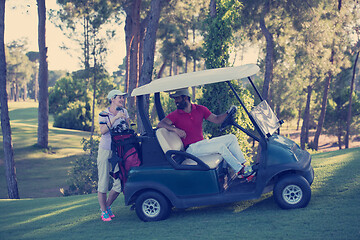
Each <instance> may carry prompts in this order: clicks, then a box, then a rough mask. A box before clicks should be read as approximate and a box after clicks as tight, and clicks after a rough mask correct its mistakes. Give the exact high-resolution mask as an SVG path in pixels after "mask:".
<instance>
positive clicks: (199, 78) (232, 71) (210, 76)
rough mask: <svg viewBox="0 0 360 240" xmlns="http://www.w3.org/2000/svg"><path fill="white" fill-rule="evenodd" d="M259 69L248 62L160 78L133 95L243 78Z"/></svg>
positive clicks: (136, 90)
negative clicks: (236, 65) (235, 65)
mask: <svg viewBox="0 0 360 240" xmlns="http://www.w3.org/2000/svg"><path fill="white" fill-rule="evenodd" d="M259 70H260V68H259V67H258V66H257V65H255V64H246V65H242V66H238V67H226V68H215V69H209V70H204V71H198V72H191V73H184V74H179V75H175V76H170V77H164V78H159V79H155V80H153V81H152V82H150V83H148V84H146V85H143V86H141V87H138V88H136V89H134V90H133V91H132V93H131V96H132V97H136V96H140V95H145V94H151V93H156V92H166V91H173V90H176V89H181V88H187V87H194V86H200V85H205V84H209V83H217V82H225V81H230V80H234V79H242V78H246V77H250V76H252V75H254V74H256V73H257V72H259Z"/></svg>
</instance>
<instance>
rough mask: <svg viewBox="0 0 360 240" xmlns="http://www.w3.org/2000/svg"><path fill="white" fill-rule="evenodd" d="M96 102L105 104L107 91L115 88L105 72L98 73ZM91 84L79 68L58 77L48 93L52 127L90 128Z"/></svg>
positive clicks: (87, 129)
mask: <svg viewBox="0 0 360 240" xmlns="http://www.w3.org/2000/svg"><path fill="white" fill-rule="evenodd" d="M98 77H99V79H98V81H97V85H96V99H97V101H96V103H97V104H98V105H100V106H105V105H106V104H107V100H106V95H107V93H108V92H109V91H110V90H112V89H114V88H116V86H115V84H114V83H112V81H111V79H110V78H109V76H108V75H107V73H106V72H101V74H99V75H98ZM91 91H92V86H91V85H90V84H89V83H88V80H87V79H86V72H85V71H83V70H81V71H77V72H74V73H73V74H72V75H67V76H65V77H63V78H61V79H59V80H58V81H57V82H56V83H55V86H54V87H53V88H51V90H50V95H49V112H50V113H52V114H54V119H55V120H54V127H61V128H69V129H77V130H84V131H89V130H90V129H91V104H90V102H91V97H90V96H91Z"/></svg>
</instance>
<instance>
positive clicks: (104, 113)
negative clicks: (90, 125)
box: [99, 111, 109, 117]
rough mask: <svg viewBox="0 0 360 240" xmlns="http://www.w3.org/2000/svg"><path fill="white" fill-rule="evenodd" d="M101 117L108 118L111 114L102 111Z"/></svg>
mask: <svg viewBox="0 0 360 240" xmlns="http://www.w3.org/2000/svg"><path fill="white" fill-rule="evenodd" d="M99 116H100V117H108V116H109V113H108V112H105V111H102V112H100V113H99Z"/></svg>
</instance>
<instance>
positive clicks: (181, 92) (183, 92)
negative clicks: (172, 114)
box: [170, 88, 190, 98]
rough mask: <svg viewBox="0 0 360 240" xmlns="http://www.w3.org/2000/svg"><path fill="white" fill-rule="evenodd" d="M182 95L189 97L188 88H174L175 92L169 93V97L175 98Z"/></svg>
mask: <svg viewBox="0 0 360 240" xmlns="http://www.w3.org/2000/svg"><path fill="white" fill-rule="evenodd" d="M183 95H185V96H188V97H190V93H189V89H187V88H182V89H178V90H176V91H175V93H172V94H171V93H170V97H171V98H176V97H180V96H183Z"/></svg>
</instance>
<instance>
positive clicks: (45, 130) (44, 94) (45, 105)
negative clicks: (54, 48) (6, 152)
mask: <svg viewBox="0 0 360 240" xmlns="http://www.w3.org/2000/svg"><path fill="white" fill-rule="evenodd" d="M37 5H38V16H39V26H38V43H39V55H40V57H39V58H40V65H39V110H38V142H37V143H38V145H39V146H41V147H42V148H47V147H48V143H49V141H48V138H49V92H48V78H49V73H48V62H47V47H46V34H45V33H46V5H45V0H37Z"/></svg>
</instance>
